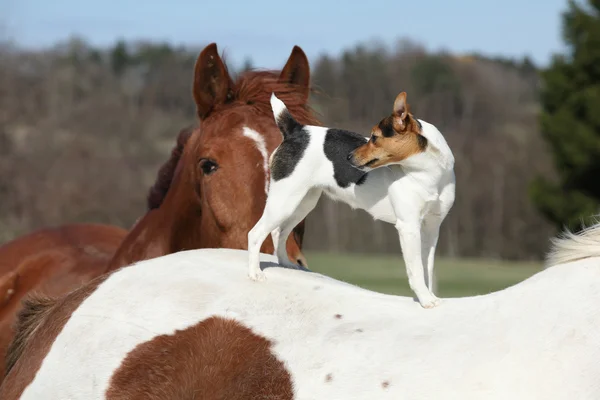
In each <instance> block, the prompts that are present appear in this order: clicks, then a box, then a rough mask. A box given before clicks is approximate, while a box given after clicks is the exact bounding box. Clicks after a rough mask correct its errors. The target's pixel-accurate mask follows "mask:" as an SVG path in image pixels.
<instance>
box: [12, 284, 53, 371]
mask: <svg viewBox="0 0 600 400" xmlns="http://www.w3.org/2000/svg"><path fill="white" fill-rule="evenodd" d="M55 304H56V300H55V299H51V298H49V297H42V296H30V297H28V298H26V299H25V300H23V308H22V309H21V311H19V314H18V316H17V324H16V327H15V336H14V337H13V340H12V341H11V342H10V344H9V345H8V349H7V351H6V361H5V362H6V373H5V376H6V375H8V373H9V372H10V370H11V369H12V368H13V367H14V366H15V364H16V363H17V361H18V360H19V358H20V357H21V355H22V354H23V351H24V350H25V346H26V345H27V342H28V341H29V339H30V338H31V336H32V335H33V333H34V332H35V331H36V330H37V328H38V327H39V326H40V325H41V324H42V322H43V321H44V320H45V319H46V316H47V315H48V314H49V313H50V311H51V310H52V308H53V306H54V305H55Z"/></svg>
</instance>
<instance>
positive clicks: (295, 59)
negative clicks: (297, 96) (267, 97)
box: [279, 46, 310, 101]
mask: <svg viewBox="0 0 600 400" xmlns="http://www.w3.org/2000/svg"><path fill="white" fill-rule="evenodd" d="M279 81H280V82H283V83H290V84H292V85H296V86H298V88H299V89H300V90H301V93H302V96H303V97H304V100H305V101H306V100H307V99H308V95H309V92H310V89H309V85H310V66H309V65H308V58H306V54H304V51H303V50H302V49H301V48H300V47H298V46H294V48H293V49H292V54H290V57H289V58H288V60H287V62H286V63H285V67H283V69H282V70H281V75H279Z"/></svg>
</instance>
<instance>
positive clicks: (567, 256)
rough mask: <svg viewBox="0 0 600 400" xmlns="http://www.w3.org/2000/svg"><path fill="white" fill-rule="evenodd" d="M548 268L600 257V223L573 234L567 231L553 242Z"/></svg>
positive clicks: (547, 260)
mask: <svg viewBox="0 0 600 400" xmlns="http://www.w3.org/2000/svg"><path fill="white" fill-rule="evenodd" d="M551 243H552V247H551V248H550V251H549V252H548V255H547V256H546V268H549V267H551V266H554V265H558V264H566V263H569V262H573V261H578V260H583V259H586V258H591V257H600V222H596V223H595V224H594V225H591V226H588V227H584V228H583V229H582V230H581V231H580V232H578V233H573V232H571V231H569V230H568V229H566V230H565V231H564V232H563V233H562V234H561V235H559V236H557V237H555V238H553V239H552V240H551Z"/></svg>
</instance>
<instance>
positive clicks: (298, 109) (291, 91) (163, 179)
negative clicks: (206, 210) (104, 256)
mask: <svg viewBox="0 0 600 400" xmlns="http://www.w3.org/2000/svg"><path fill="white" fill-rule="evenodd" d="M279 74H280V72H278V71H268V70H267V71H246V72H244V73H242V74H241V75H240V76H239V77H238V78H237V80H236V82H235V83H234V87H233V93H234V96H233V98H234V100H233V101H232V102H229V103H224V104H219V105H216V106H215V108H213V110H212V111H211V112H210V114H209V115H208V116H206V118H208V117H209V116H211V115H214V114H217V113H219V112H222V111H226V110H233V109H234V107H235V106H240V104H242V105H244V104H245V105H250V106H252V107H254V108H255V109H256V110H257V111H258V112H260V113H263V114H267V115H269V114H271V113H272V112H273V111H272V110H271V94H272V93H275V94H276V95H277V97H278V98H279V99H280V100H281V101H283V102H284V103H285V105H286V107H287V108H288V110H289V111H290V112H291V113H292V115H293V116H294V118H296V120H297V121H298V122H300V123H301V124H309V125H319V124H320V122H319V121H318V120H317V119H316V118H315V117H314V116H313V114H314V110H313V109H312V108H311V107H310V106H309V105H308V104H307V103H306V101H305V99H304V98H302V96H300V95H299V93H300V92H299V90H298V89H299V88H298V87H297V86H295V85H292V84H289V83H285V82H281V81H279ZM226 115H227V113H224V116H226ZM192 133H193V128H192V127H187V128H184V129H182V130H181V131H180V132H179V135H178V137H177V144H176V145H175V147H174V148H173V150H172V151H171V156H170V158H169V159H168V160H167V162H165V163H164V164H163V166H162V167H161V168H160V169H159V171H158V174H157V177H156V182H155V183H154V185H153V186H152V187H151V188H150V191H149V193H148V197H147V205H148V210H153V209H156V208H159V207H160V205H161V204H162V203H163V201H164V199H165V197H166V195H167V192H168V191H169V187H170V186H171V182H172V181H173V176H174V175H175V169H176V168H177V163H179V160H180V159H181V156H182V155H183V150H184V148H185V145H186V143H187V141H188V139H189V138H190V136H191V135H192Z"/></svg>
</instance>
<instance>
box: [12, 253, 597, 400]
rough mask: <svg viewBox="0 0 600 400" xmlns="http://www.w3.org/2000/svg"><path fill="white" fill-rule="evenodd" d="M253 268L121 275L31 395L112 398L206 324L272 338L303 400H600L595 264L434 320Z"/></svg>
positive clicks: (72, 324) (413, 309)
mask: <svg viewBox="0 0 600 400" xmlns="http://www.w3.org/2000/svg"><path fill="white" fill-rule="evenodd" d="M261 256H262V259H263V260H264V261H275V257H273V256H267V255H261ZM365 268H368V266H365ZM246 270H247V253H246V252H245V251H241V250H229V249H218V250H217V249H204V250H192V251H185V252H179V253H176V254H171V255H168V256H164V257H160V258H156V259H152V260H148V261H143V262H140V263H138V264H137V265H134V266H131V267H128V268H124V269H122V270H120V271H118V272H116V273H115V274H113V275H112V276H111V277H109V278H108V279H107V280H106V281H105V282H104V283H102V284H101V285H100V286H99V288H98V289H97V290H96V292H94V293H93V294H92V295H91V296H90V297H89V298H88V299H86V300H85V301H84V302H83V303H82V304H81V306H80V308H79V309H77V311H76V312H75V313H74V314H73V316H72V317H71V319H70V320H69V321H68V322H67V324H66V325H65V327H64V329H63V331H62V332H61V333H60V335H59V336H58V338H57V340H56V341H55V343H54V344H53V346H52V348H51V350H50V352H49V354H48V355H47V357H46V359H45V360H44V362H43V364H42V367H41V369H40V370H39V372H38V374H37V376H36V378H35V380H34V381H33V382H32V384H31V385H30V386H29V387H28V388H27V389H26V391H25V393H24V395H23V397H22V398H23V399H40V398H72V399H80V398H81V399H83V398H85V399H101V398H104V393H105V392H106V389H107V387H108V385H109V380H110V377H111V376H112V374H113V373H114V371H115V370H116V369H117V368H118V367H119V365H120V364H121V362H122V361H123V359H124V358H125V357H126V355H127V354H128V353H129V352H130V351H131V350H133V349H134V348H135V347H136V346H137V345H139V344H140V343H143V342H146V341H149V340H151V339H152V338H154V337H156V336H158V335H162V334H173V333H174V332H175V330H180V329H185V328H187V327H189V326H192V325H194V324H196V323H198V322H200V321H203V320H205V319H207V318H209V317H211V316H221V317H226V318H233V319H235V320H237V321H239V322H240V323H242V324H243V325H245V326H247V327H249V328H250V329H252V331H253V332H254V333H256V334H258V335H262V336H264V337H265V338H267V339H269V340H271V341H273V342H274V343H275V345H274V347H273V352H274V354H275V356H276V357H277V358H278V359H279V360H281V361H283V362H284V364H285V366H286V368H287V369H288V371H289V373H290V375H291V377H292V381H293V384H294V390H295V396H294V398H295V399H302V400H308V399H315V398H319V399H321V398H323V399H325V398H326V399H374V398H377V399H384V398H390V399H398V398H408V399H533V398H535V399H544V400H547V399H550V400H552V399H598V398H600V362H598V360H600V335H599V334H598V333H597V332H598V329H600V328H599V327H600V312H599V311H598V304H600V261H598V260H597V259H596V260H588V261H582V262H576V263H573V264H571V265H568V266H557V267H553V268H550V269H547V270H545V271H543V272H540V273H538V274H537V275H535V276H534V277H532V278H530V279H528V280H526V281H524V282H522V283H520V284H518V285H515V286H513V287H510V288H508V289H505V290H503V291H499V292H496V293H492V294H489V295H485V296H478V297H468V298H461V299H445V300H444V302H443V304H442V305H441V306H440V307H438V308H435V309H431V310H424V309H422V308H421V307H420V306H419V304H418V303H416V302H414V301H413V300H412V299H411V298H408V297H400V296H390V295H384V294H380V293H376V292H371V291H368V290H364V289H361V288H358V287H356V286H353V285H349V284H346V283H344V282H340V281H336V280H333V279H331V278H328V277H325V276H322V275H320V274H316V273H309V272H303V271H297V270H288V269H283V268H279V267H275V268H267V269H266V270H265V272H266V274H267V275H268V280H267V281H265V282H261V283H260V284H257V283H256V282H253V281H251V280H249V279H247V277H246Z"/></svg>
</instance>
